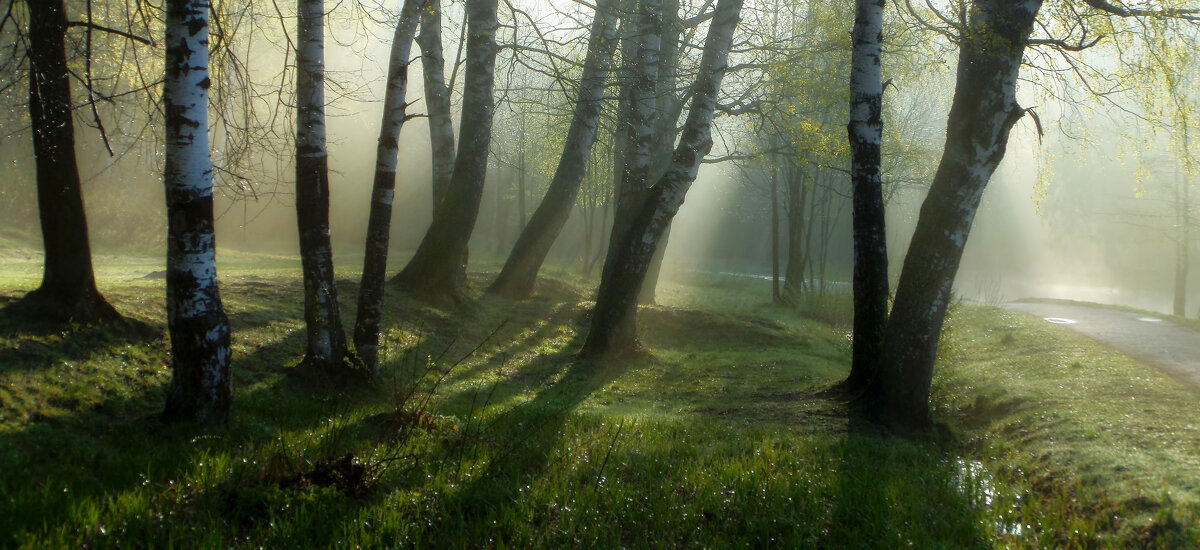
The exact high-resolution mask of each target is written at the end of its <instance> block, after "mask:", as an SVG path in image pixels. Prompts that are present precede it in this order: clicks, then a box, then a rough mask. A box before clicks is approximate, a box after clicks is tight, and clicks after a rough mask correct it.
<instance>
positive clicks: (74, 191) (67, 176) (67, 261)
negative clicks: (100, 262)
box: [10, 0, 123, 323]
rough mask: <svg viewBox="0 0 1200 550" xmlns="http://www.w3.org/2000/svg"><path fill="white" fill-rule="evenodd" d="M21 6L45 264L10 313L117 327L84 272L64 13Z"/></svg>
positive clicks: (88, 255)
mask: <svg viewBox="0 0 1200 550" xmlns="http://www.w3.org/2000/svg"><path fill="white" fill-rule="evenodd" d="M26 5H27V7H28V10H29V12H28V13H29V46H28V49H27V55H28V57H29V121H30V125H31V130H32V133H33V152H34V160H35V166H36V170H37V176H36V178H37V200H38V214H39V217H40V219H41V227H42V244H43V250H44V251H45V260H44V264H43V268H42V284H41V286H40V287H38V288H37V289H36V290H34V291H32V292H30V293H29V294H27V295H26V296H25V297H24V298H23V299H22V300H21V301H20V302H18V303H16V304H13V305H12V306H10V307H12V308H15V310H16V311H23V312H27V313H28V314H30V315H33V316H36V317H41V318H46V319H48V320H51V321H55V322H62V321H67V320H74V321H75V322H78V323H91V322H101V321H107V322H116V321H122V320H123V317H121V315H120V314H119V313H117V311H116V309H114V308H113V307H112V305H110V304H109V303H108V300H106V299H105V298H104V296H103V295H101V294H100V291H99V290H98V289H97V288H96V277H95V274H94V271H93V269H92V252H91V244H90V242H89V239H88V228H87V216H86V213H85V212H84V207H83V193H82V190H81V185H80V179H79V168H78V163H77V162H76V157H75V125H74V121H73V119H72V108H73V105H72V102H71V80H70V78H71V76H70V74H71V73H70V70H69V69H68V67H67V56H66V35H67V24H68V23H67V16H66V10H65V6H64V4H63V1H62V0H27V1H26Z"/></svg>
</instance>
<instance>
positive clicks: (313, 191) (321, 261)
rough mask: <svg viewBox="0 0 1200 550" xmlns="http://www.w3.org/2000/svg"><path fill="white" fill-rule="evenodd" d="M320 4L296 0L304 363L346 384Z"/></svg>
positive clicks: (349, 367) (348, 372) (349, 368)
mask: <svg viewBox="0 0 1200 550" xmlns="http://www.w3.org/2000/svg"><path fill="white" fill-rule="evenodd" d="M324 4H325V3H324V0H298V4H297V12H298V14H299V17H298V18H297V31H296V38H297V44H296V48H297V51H296V101H297V108H296V223H297V225H298V228H299V231H300V263H301V265H302V268H303V271H304V321H305V325H306V326H307V329H308V344H307V349H306V351H305V356H304V362H303V364H304V365H305V366H307V367H310V368H314V369H316V370H317V371H319V372H322V373H324V374H326V375H327V376H329V377H330V378H331V379H333V380H337V381H343V382H346V381H350V380H352V379H354V378H356V376H354V375H353V373H354V371H355V369H354V359H353V357H352V356H351V354H350V347H349V346H348V345H347V343H346V333H345V330H344V329H343V328H342V315H341V307H340V305H339V304H338V294H337V285H336V284H335V281H334V273H333V247H332V245H331V244H330V239H329V157H328V154H327V151H326V148H325V36H324V34H325V31H324V28H325V25H324V16H325V6H324Z"/></svg>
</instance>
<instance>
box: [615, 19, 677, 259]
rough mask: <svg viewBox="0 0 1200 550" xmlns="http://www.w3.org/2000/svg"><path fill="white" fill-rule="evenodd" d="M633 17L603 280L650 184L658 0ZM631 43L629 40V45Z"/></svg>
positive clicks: (659, 35)
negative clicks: (617, 174) (621, 140)
mask: <svg viewBox="0 0 1200 550" xmlns="http://www.w3.org/2000/svg"><path fill="white" fill-rule="evenodd" d="M636 21H637V23H636V28H634V29H632V35H631V36H626V37H623V38H622V40H630V39H631V38H632V39H635V40H636V44H637V45H636V48H634V47H632V46H631V47H629V48H624V46H623V49H624V50H625V51H626V52H628V51H630V50H632V51H633V52H635V53H634V55H632V56H628V57H626V58H625V60H626V61H625V68H624V70H623V71H622V72H623V78H624V79H625V82H624V83H623V84H624V87H625V90H624V94H625V99H626V102H627V103H626V107H627V110H626V113H625V123H626V125H625V126H624V127H618V128H617V132H619V133H623V134H624V136H625V137H624V141H625V143H624V145H625V147H624V149H623V150H622V152H621V161H622V165H621V166H620V167H619V170H620V173H621V177H620V180H619V185H617V186H615V187H614V193H615V194H616V210H615V215H614V217H613V228H612V236H611V238H610V240H609V243H608V254H607V256H605V259H604V270H603V272H602V273H603V275H601V278H605V277H607V275H608V273H609V271H610V270H611V269H612V267H613V265H614V261H615V259H616V254H617V253H618V249H619V247H620V246H621V243H622V241H623V240H624V235H625V232H626V231H628V230H629V227H630V226H631V225H632V223H633V220H634V219H635V218H636V217H637V215H638V212H639V211H640V209H641V207H642V205H643V204H644V203H645V197H646V192H647V190H648V189H649V188H650V183H651V180H650V175H651V174H650V169H651V168H652V166H651V162H653V156H652V154H651V152H652V149H651V148H652V147H653V144H654V140H653V138H654V115H655V109H656V106H657V100H658V97H657V94H656V93H655V87H654V86H655V81H656V80H657V79H658V61H659V50H660V48H661V41H662V30H661V23H662V0H640V1H639V2H638V12H637V16H636ZM632 43H633V42H632V41H631V42H630V44H632Z"/></svg>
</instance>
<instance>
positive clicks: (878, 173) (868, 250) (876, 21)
mask: <svg viewBox="0 0 1200 550" xmlns="http://www.w3.org/2000/svg"><path fill="white" fill-rule="evenodd" d="M855 4H856V10H855V16H854V32H853V34H852V42H853V50H852V52H851V55H850V60H851V61H850V121H849V123H848V124H847V125H846V130H847V134H848V137H849V140H850V159H851V161H850V180H851V183H852V186H853V199H852V201H853V204H854V208H853V216H854V220H853V226H854V277H853V279H854V280H853V283H854V340H853V362H852V365H851V369H850V376H849V377H848V378H847V379H846V386H847V387H848V388H850V389H851V390H854V391H857V390H861V389H862V388H863V387H865V385H866V383H867V382H868V381H869V380H870V379H872V378H874V377H875V375H876V373H877V372H878V371H879V365H880V364H881V363H882V361H883V332H884V328H885V324H886V323H887V300H888V266H887V232H886V230H885V226H884V219H885V216H884V207H883V178H882V175H883V174H882V168H881V159H882V157H881V151H880V148H881V145H882V143H883V62H882V53H883V7H884V0H857V1H856V2H855Z"/></svg>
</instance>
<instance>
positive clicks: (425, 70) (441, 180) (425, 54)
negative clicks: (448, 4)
mask: <svg viewBox="0 0 1200 550" xmlns="http://www.w3.org/2000/svg"><path fill="white" fill-rule="evenodd" d="M417 45H418V46H420V48H421V72H422V74H423V75H424V80H425V110H426V111H428V114H429V143H430V150H431V154H432V157H433V211H434V213H436V212H437V207H438V205H439V204H441V202H442V199H443V198H445V196H446V190H447V189H449V188H450V177H451V176H452V175H453V173H454V121H453V120H452V119H451V118H450V88H448V87H447V86H446V58H445V56H444V55H443V53H442V2H441V0H426V2H425V7H424V9H422V10H421V34H420V36H418V37H417Z"/></svg>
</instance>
